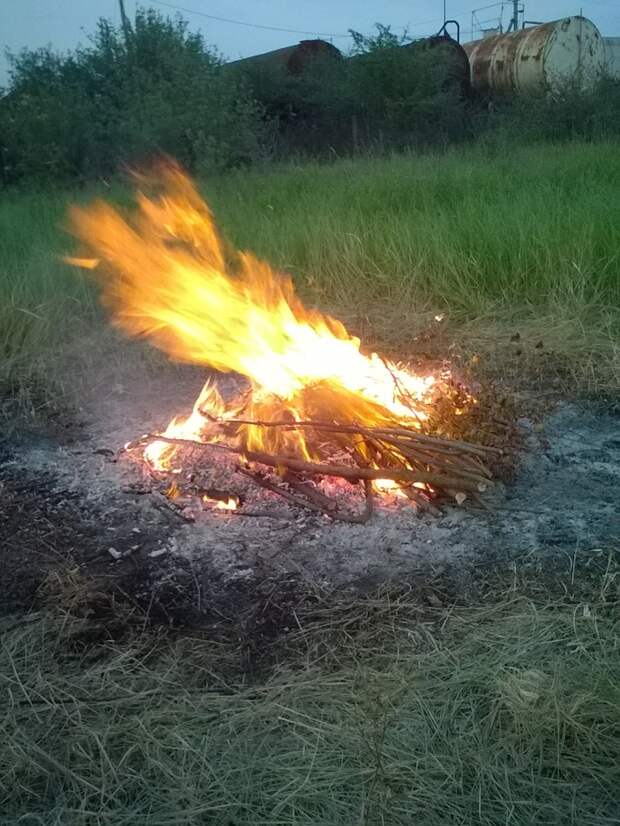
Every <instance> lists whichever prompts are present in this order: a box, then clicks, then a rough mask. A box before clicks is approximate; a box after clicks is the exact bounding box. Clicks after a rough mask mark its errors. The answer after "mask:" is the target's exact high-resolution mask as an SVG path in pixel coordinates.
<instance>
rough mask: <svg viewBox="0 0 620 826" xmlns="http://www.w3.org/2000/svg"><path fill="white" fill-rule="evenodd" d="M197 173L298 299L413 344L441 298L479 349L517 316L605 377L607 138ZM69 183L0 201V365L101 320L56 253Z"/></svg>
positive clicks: (611, 298)
mask: <svg viewBox="0 0 620 826" xmlns="http://www.w3.org/2000/svg"><path fill="white" fill-rule="evenodd" d="M202 183H203V189H204V191H205V193H206V194H207V196H208V198H209V200H210V202H211V203H212V205H213V207H214V210H215V213H216V216H217V218H218V220H219V222H220V224H221V225H222V227H223V229H224V231H225V232H226V233H227V234H228V235H229V236H230V237H231V238H232V240H233V241H234V242H235V243H236V244H237V245H238V246H240V247H243V248H249V249H252V250H254V251H256V252H257V253H258V254H260V255H262V256H264V257H265V258H267V259H269V260H270V261H272V262H273V263H274V264H276V265H277V266H278V267H280V268H282V269H285V270H287V271H290V272H292V273H293V274H294V276H295V278H296V281H297V283H298V285H299V288H300V290H301V292H302V293H303V294H304V295H305V296H306V297H307V298H308V299H309V300H310V301H312V302H314V303H317V304H319V305H320V306H322V307H324V308H326V309H329V310H331V311H333V312H334V313H337V314H338V315H340V316H342V317H344V319H345V320H347V321H349V322H350V323H351V324H352V325H353V327H354V328H355V329H356V330H359V331H361V332H362V333H364V334H365V335H369V334H370V335H371V336H372V337H375V338H377V339H378V340H382V341H385V342H386V343H388V344H391V345H394V346H395V347H397V348H400V349H402V350H403V351H407V350H410V349H412V339H413V337H414V335H415V334H416V333H417V332H418V331H419V330H420V328H421V327H423V326H424V324H425V323H426V321H427V320H428V319H430V318H432V316H433V315H435V314H437V313H446V314H447V316H448V323H449V324H450V325H451V329H452V330H453V331H454V335H455V336H457V337H458V338H459V340H460V341H461V343H463V344H464V345H467V342H468V341H471V342H472V345H471V346H472V348H474V349H475V348H476V347H481V348H482V349H483V350H484V346H485V342H487V343H488V342H489V341H490V342H495V341H496V340H497V339H498V338H499V339H502V336H503V337H504V339H505V338H506V336H505V335H504V333H505V332H506V331H507V330H509V329H510V332H513V331H514V329H515V328H518V329H519V330H521V332H522V334H525V337H527V336H529V338H530V339H531V341H532V342H533V341H534V340H536V341H537V340H538V339H539V338H543V339H544V340H545V341H544V343H545V345H546V346H547V347H548V348H550V349H552V350H554V351H555V353H556V354H558V355H559V356H560V357H563V358H564V359H565V361H566V362H567V363H568V364H569V365H572V367H573V368H574V370H575V376H576V378H578V379H580V380H582V379H584V378H585V379H588V376H590V378H591V384H592V386H593V387H597V386H602V387H605V388H607V389H610V388H614V389H617V386H618V379H619V377H618V363H619V355H618V332H619V330H620V322H619V318H620V310H619V308H620V257H619V255H620V254H619V250H620V154H619V153H618V146H617V144H612V143H600V144H577V143H576V144H562V145H558V146H549V145H541V146H530V147H525V148H521V149H514V148H513V149H511V150H510V151H507V152H506V153H505V154H501V153H499V152H497V151H494V150H492V149H489V148H484V147H478V148H470V149H467V150H458V151H457V150H454V151H450V152H448V153H444V154H426V155H420V156H414V155H405V156H395V157H393V158H390V159H357V160H342V161H337V162H334V163H333V164H330V165H318V164H311V163H304V164H300V165H290V164H289V165H287V166H285V167H282V168H280V169H275V170H274V169H270V170H269V171H265V172H260V171H251V172H243V173H231V174H229V175H227V176H225V177H219V178H213V179H211V180H209V181H204V182H202ZM102 192H103V193H104V194H105V195H106V197H110V198H111V199H112V200H121V201H125V202H126V201H127V198H128V192H127V190H126V189H124V188H122V187H120V188H119V187H115V188H113V189H111V190H110V189H105V188H103V187H99V188H98V189H97V190H96V189H95V188H93V191H92V193H88V192H84V191H81V192H80V193H79V194H77V197H78V198H79V199H80V200H88V198H89V196H91V195H92V196H94V195H96V194H101V193H102ZM75 199H76V194H75V193H71V192H54V193H49V192H41V193H23V194H19V193H16V192H14V193H10V194H7V195H5V198H4V200H3V201H2V203H1V204H0V256H1V261H2V264H1V271H0V302H1V304H0V306H1V310H0V313H1V317H0V330H1V331H2V332H1V333H0V336H1V338H0V348H1V352H2V356H3V365H2V377H3V378H4V379H6V378H7V377H8V378H11V379H14V380H15V381H16V382H17V384H18V386H23V385H24V383H27V380H28V377H29V375H30V371H31V368H32V366H33V365H35V364H43V365H44V369H45V370H47V367H48V365H49V361H50V359H52V360H53V359H54V358H55V355H56V354H57V352H58V350H59V348H63V347H64V348H66V345H67V342H68V341H70V339H71V337H72V336H74V335H75V334H76V333H77V332H79V333H80V334H82V333H83V332H84V330H85V329H86V330H88V329H92V327H93V325H95V324H99V316H98V314H97V312H96V302H95V301H94V298H93V292H92V290H91V289H90V287H89V285H88V284H87V283H86V282H85V281H84V280H83V279H81V277H80V275H79V274H76V273H75V272H74V271H71V270H70V269H68V268H67V267H66V266H65V265H63V264H62V263H60V262H59V260H58V253H59V252H61V251H62V250H64V249H66V248H67V246H68V245H69V241H68V239H67V238H66V237H65V236H64V235H63V233H62V231H61V229H60V227H61V225H62V223H63V215H64V211H65V207H66V204H68V203H69V202H70V201H72V200H75ZM502 340H503V339H502ZM500 360H501V359H500Z"/></svg>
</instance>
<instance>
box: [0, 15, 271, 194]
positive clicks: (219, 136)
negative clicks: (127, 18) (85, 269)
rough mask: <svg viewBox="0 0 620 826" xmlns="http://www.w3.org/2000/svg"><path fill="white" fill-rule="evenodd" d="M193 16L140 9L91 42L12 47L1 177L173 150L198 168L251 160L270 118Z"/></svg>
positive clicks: (105, 166) (103, 168)
mask: <svg viewBox="0 0 620 826" xmlns="http://www.w3.org/2000/svg"><path fill="white" fill-rule="evenodd" d="M220 66H221V59H220V57H219V56H218V55H217V54H216V53H215V52H214V51H213V50H212V49H210V48H209V47H207V46H206V45H205V43H204V41H203V38H202V36H201V35H200V34H194V33H191V32H189V31H188V29H187V24H186V23H185V22H184V21H182V20H180V19H178V20H176V21H173V20H170V19H169V18H164V17H162V16H161V15H160V14H158V13H157V12H155V11H152V10H138V12H137V13H136V18H135V23H134V25H133V26H132V27H131V28H130V30H129V31H128V33H127V38H125V36H124V35H123V33H122V31H121V30H120V29H118V28H116V27H114V26H113V25H112V24H111V23H110V22H109V21H106V20H100V21H99V24H98V26H97V30H96V32H95V34H94V36H93V37H92V38H91V43H90V45H89V46H88V47H86V48H78V49H76V50H75V51H74V52H72V53H69V54H66V55H61V54H56V53H54V52H52V51H51V50H50V49H37V50H24V51H22V52H21V53H20V54H18V55H16V56H12V57H11V70H10V83H9V89H8V95H6V96H5V98H4V100H3V101H2V105H1V106H0V142H1V143H2V145H3V156H4V157H3V160H4V170H5V180H9V181H14V180H19V179H22V178H24V177H37V178H53V179H58V178H71V177H73V178H90V177H93V176H97V175H106V174H108V173H110V172H111V171H113V170H114V169H115V168H117V166H118V165H119V164H120V163H133V162H135V161H137V160H141V159H143V158H144V157H148V156H150V155H152V154H153V153H155V152H167V153H169V154H172V155H174V156H175V157H177V158H178V159H179V160H180V161H181V162H182V163H183V164H185V165H186V166H188V167H189V168H190V169H193V170H197V171H200V170H203V169H213V168H216V169H221V168H226V167H230V166H236V165H239V164H243V163H247V162H249V161H251V160H253V159H254V158H256V157H258V156H259V155H260V153H261V151H262V140H263V138H264V136H265V132H266V129H267V125H266V124H265V123H264V119H263V118H262V117H261V113H260V111H259V108H258V107H257V105H256V104H255V102H254V101H253V99H252V97H251V96H250V94H249V92H248V90H247V89H246V88H245V86H244V85H243V83H242V82H241V81H240V80H239V79H238V78H234V77H232V76H230V75H228V74H226V73H223V72H222V71H221V70H220Z"/></svg>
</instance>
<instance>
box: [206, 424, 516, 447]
mask: <svg viewBox="0 0 620 826" xmlns="http://www.w3.org/2000/svg"><path fill="white" fill-rule="evenodd" d="M221 424H245V425H254V426H255V427H284V428H289V429H290V430H296V429H297V428H314V429H315V430H325V431H328V432H329V431H331V432H335V433H360V434H362V435H366V436H371V437H378V436H380V435H381V434H383V435H386V436H403V437H404V438H406V439H409V440H411V441H418V442H424V443H425V444H430V445H434V446H435V445H436V446H438V447H447V448H448V449H449V450H451V451H463V452H467V453H475V454H480V455H484V454H486V453H502V449H501V448H499V447H490V446H489V445H475V444H473V443H472V442H461V441H459V440H457V439H442V438H440V437H439V436H428V435H426V434H424V433H419V432H418V431H417V430H413V429H412V430H409V429H408V428H404V427H389V426H386V427H364V426H361V425H360V426H357V425H345V424H338V423H337V422H322V421H316V422H312V421H300V422H291V421H275V422H267V421H260V420H259V421H253V420H252V419H226V420H222V421H221Z"/></svg>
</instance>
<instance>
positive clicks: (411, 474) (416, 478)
mask: <svg viewBox="0 0 620 826" xmlns="http://www.w3.org/2000/svg"><path fill="white" fill-rule="evenodd" d="M142 441H143V442H144V441H159V442H165V443H166V444H173V445H180V446H183V447H191V448H200V449H203V448H204V449H208V450H223V451H225V452H227V453H233V454H236V455H239V456H244V457H245V458H246V459H247V460H248V461H250V462H259V463H260V464H262V465H267V466H268V467H274V468H279V467H285V468H289V469H290V470H297V471H301V472H302V473H311V474H313V475H314V474H318V475H320V476H339V477H341V478H342V479H352V480H354V481H359V480H361V479H392V480H394V481H401V482H424V483H426V484H428V485H433V486H434V487H439V488H459V489H462V490H469V491H479V492H481V493H482V492H484V491H485V490H486V488H487V487H488V486H489V485H491V484H492V482H491V481H486V480H485V481H484V482H473V481H472V480H470V479H461V478H460V477H458V476H456V477H455V476H444V475H443V474H440V473H429V472H427V471H422V470H410V469H409V468H405V467H403V468H394V467H390V468H360V467H357V468H356V467H349V466H348V465H325V464H320V463H318V462H307V461H305V460H303V459H294V458H292V457H290V456H281V455H274V456H272V455H270V454H269V453H264V452H262V451H256V450H243V449H242V448H236V447H231V446H229V445H222V444H218V443H212V442H195V441H193V440H192V439H177V438H174V437H172V436H159V435H157V434H154V433H150V434H148V435H146V436H144V437H143V439H142Z"/></svg>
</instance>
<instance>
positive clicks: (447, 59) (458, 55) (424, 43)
mask: <svg viewBox="0 0 620 826" xmlns="http://www.w3.org/2000/svg"><path fill="white" fill-rule="evenodd" d="M403 48H405V49H412V50H416V51H420V52H422V51H428V52H430V53H431V54H432V61H433V64H435V66H436V68H438V69H440V86H441V88H442V90H443V91H448V90H449V89H452V88H456V89H457V90H458V91H459V93H460V94H461V95H463V96H466V95H467V94H468V93H469V89H470V75H469V58H468V57H467V53H466V52H465V49H464V48H463V47H462V46H461V44H460V43H459V42H458V41H457V40H454V39H453V38H452V37H450V36H448V35H446V34H439V35H435V36H434V37H426V38H424V39H422V40H414V41H413V43H409V44H408V45H407V46H404V47H403Z"/></svg>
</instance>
